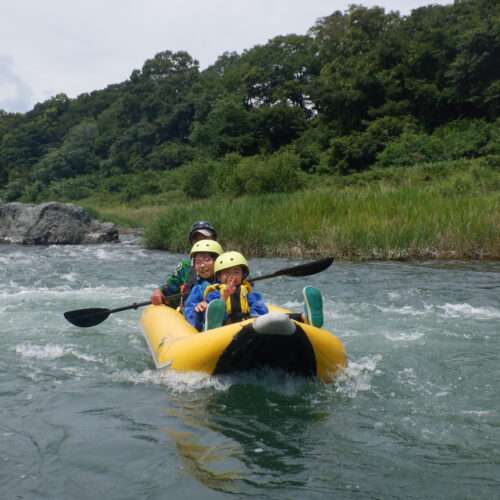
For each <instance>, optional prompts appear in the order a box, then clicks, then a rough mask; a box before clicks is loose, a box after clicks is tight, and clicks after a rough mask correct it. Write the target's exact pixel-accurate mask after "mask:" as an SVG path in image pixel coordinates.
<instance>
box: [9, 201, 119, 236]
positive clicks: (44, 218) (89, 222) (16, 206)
mask: <svg viewBox="0 0 500 500" xmlns="http://www.w3.org/2000/svg"><path fill="white" fill-rule="evenodd" d="M118 241H119V239H118V229H117V227H116V226H115V224H113V223H111V222H104V223H101V222H99V221H96V220H93V219H91V217H90V215H89V214H88V213H87V212H86V210H85V209H83V208H82V207H78V206H76V205H73V204H72V203H59V202H49V203H43V204H41V205H31V204H26V203H19V202H14V203H0V243H18V244H21V245H75V244H91V243H109V242H118Z"/></svg>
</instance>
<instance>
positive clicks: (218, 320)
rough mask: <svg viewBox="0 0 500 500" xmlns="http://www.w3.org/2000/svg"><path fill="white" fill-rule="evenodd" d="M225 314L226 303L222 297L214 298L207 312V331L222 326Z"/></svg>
mask: <svg viewBox="0 0 500 500" xmlns="http://www.w3.org/2000/svg"><path fill="white" fill-rule="evenodd" d="M225 314H226V303H225V302H224V301H223V300H221V299H215V300H212V302H210V304H208V307H207V310H206V312H205V331H206V330H211V329H212V328H219V326H222V322H223V321H224V315H225Z"/></svg>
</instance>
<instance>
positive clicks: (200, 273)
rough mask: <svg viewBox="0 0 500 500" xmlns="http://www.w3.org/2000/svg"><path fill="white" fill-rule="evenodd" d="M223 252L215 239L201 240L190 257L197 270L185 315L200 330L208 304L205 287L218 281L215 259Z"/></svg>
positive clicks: (186, 303)
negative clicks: (201, 317) (205, 298)
mask: <svg viewBox="0 0 500 500" xmlns="http://www.w3.org/2000/svg"><path fill="white" fill-rule="evenodd" d="M222 252H223V250H222V247H221V246H220V245H219V243H217V242H216V241H213V240H201V241H198V242H197V243H195V244H194V245H193V248H192V249H191V253H190V258H191V263H192V266H193V268H194V269H195V271H196V275H197V277H196V280H195V282H194V284H193V287H192V288H191V291H190V293H189V296H188V298H187V299H186V301H185V302H184V310H183V312H184V317H185V318H186V320H187V321H189V322H190V323H191V324H192V325H193V326H194V327H195V328H197V329H198V330H199V331H201V329H202V324H201V322H200V314H199V313H201V314H203V313H204V311H205V309H206V305H203V304H204V302H203V296H204V292H205V289H206V288H207V287H208V286H210V285H212V284H213V283H216V280H215V277H214V264H215V259H217V257H219V255H221V254H222Z"/></svg>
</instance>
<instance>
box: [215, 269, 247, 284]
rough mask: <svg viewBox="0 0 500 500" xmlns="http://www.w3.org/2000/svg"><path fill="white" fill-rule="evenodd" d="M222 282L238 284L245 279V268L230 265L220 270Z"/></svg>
mask: <svg viewBox="0 0 500 500" xmlns="http://www.w3.org/2000/svg"><path fill="white" fill-rule="evenodd" d="M219 279H220V281H221V283H225V284H226V285H227V284H230V285H235V286H238V285H239V284H241V282H242V281H243V269H242V267H241V266H233V267H228V268H227V269H224V270H222V271H220V272H219Z"/></svg>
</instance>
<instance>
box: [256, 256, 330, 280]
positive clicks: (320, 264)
mask: <svg viewBox="0 0 500 500" xmlns="http://www.w3.org/2000/svg"><path fill="white" fill-rule="evenodd" d="M332 262H333V257H327V258H326V259H321V260H315V261H314V262H308V263H307V264H300V265H298V266H294V267H289V268H287V269H282V270H281V271H276V272H275V273H273V274H266V275H265V276H255V277H253V276H252V277H251V278H248V281H250V282H252V281H260V280H266V279H268V278H276V277H278V276H310V275H311V274H316V273H320V272H321V271H324V270H325V269H326V268H327V267H329V266H330V265H331V263H332Z"/></svg>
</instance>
